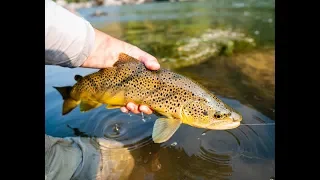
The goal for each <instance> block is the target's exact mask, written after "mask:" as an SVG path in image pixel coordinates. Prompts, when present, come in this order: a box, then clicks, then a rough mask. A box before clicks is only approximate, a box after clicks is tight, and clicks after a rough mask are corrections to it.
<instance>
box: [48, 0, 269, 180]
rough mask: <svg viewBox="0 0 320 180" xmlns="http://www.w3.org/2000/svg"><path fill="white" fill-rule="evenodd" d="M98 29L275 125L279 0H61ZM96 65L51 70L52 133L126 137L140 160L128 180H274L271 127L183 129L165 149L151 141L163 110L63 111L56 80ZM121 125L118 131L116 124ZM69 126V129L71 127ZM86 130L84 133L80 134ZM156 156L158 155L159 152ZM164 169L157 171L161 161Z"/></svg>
mask: <svg viewBox="0 0 320 180" xmlns="http://www.w3.org/2000/svg"><path fill="white" fill-rule="evenodd" d="M56 2H57V3H58V4H60V5H61V6H63V7H65V8H66V9H68V10H70V11H72V12H73V13H76V14H78V15H79V16H82V17H83V18H85V19H87V20H88V21H89V22H90V23H91V24H92V25H93V26H94V27H95V28H97V29H99V30H101V31H103V32H106V33H107V34H109V35H111V36H113V37H116V38H118V39H121V40H123V41H126V42H128V43H131V44H134V45H136V46H138V47H139V48H141V49H143V50H144V51H147V52H148V53H150V54H152V55H154V56H155V57H156V58H157V59H158V61H159V62H160V64H161V66H162V67H164V68H168V69H171V70H172V71H174V72H177V73H179V74H182V75H185V76H187V77H189V78H191V79H193V80H195V81H197V82H199V83H201V84H202V85H204V86H205V87H206V88H208V89H209V90H210V91H212V92H213V93H214V94H216V95H217V96H218V97H219V98H221V99H222V100H223V101H224V102H226V103H227V104H229V105H230V106H232V107H233V108H235V109H236V110H238V111H239V112H240V113H241V114H242V115H243V116H244V123H250V124H264V123H274V122H275V110H274V107H275V99H274V87H275V67H274V66H275V50H274V42H275V41H274V40H275V39H274V38H275V35H274V34H275V23H274V20H275V15H274V10H275V2H274V0H210V1H209V0H198V1H195V0H194V1H192V0H189V1H182V0H170V1H165V0H158V1H156V0H95V1H86V0H67V1H64V0H57V1H56ZM94 71H96V70H93V69H82V68H76V69H68V68H61V67H52V66H46V133H47V134H49V135H52V136H56V137H67V136H78V135H79V133H78V134H77V133H75V129H76V130H77V132H78V131H81V132H83V133H85V134H87V135H89V136H97V137H103V138H111V139H115V140H117V141H120V142H122V143H124V144H125V145H126V146H127V147H129V148H130V149H131V151H132V154H133V155H134V157H135V158H136V164H135V169H134V171H133V172H132V176H131V177H130V178H131V179H210V180H211V179H237V180H241V179H246V180H247V179H255V180H260V179H261V180H262V179H270V178H271V177H273V176H274V151H275V150H274V131H275V128H274V126H272V125H266V126H263V125H259V126H255V125H248V126H245V125H243V126H240V127H239V128H237V129H234V130H228V131H205V130H204V129H197V128H192V127H189V126H181V127H180V128H179V130H178V131H177V132H176V134H175V135H174V136H173V137H172V138H171V139H170V140H169V141H168V142H166V143H163V144H161V145H160V146H158V145H154V144H153V143H152V141H151V137H150V135H151V132H152V127H153V123H154V120H155V119H156V116H154V115H151V116H144V118H145V119H146V120H145V121H143V120H142V117H141V115H140V116H139V115H133V114H132V115H127V114H122V113H121V112H120V111H119V110H106V109H105V108H104V107H101V108H98V109H95V110H93V111H91V112H88V113H85V114H80V112H79V110H78V108H77V109H75V110H74V111H73V112H72V113H70V115H68V116H66V117H62V116H61V107H62V99H61V97H60V95H59V94H58V93H57V92H56V91H55V90H54V89H53V88H52V86H66V85H73V84H74V83H75V81H74V79H73V77H74V75H75V74H80V75H86V74H88V73H91V72H94ZM115 124H116V125H117V126H121V131H120V133H118V134H117V135H112V130H111V129H112V127H114V125H115ZM67 125H68V126H67ZM80 134H81V133H80ZM154 154H156V156H155V155H154ZM155 163H156V164H157V165H156V167H158V168H156V169H155V168H151V167H154V166H155Z"/></svg>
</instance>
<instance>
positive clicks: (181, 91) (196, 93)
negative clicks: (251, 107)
mask: <svg viewBox="0 0 320 180" xmlns="http://www.w3.org/2000/svg"><path fill="white" fill-rule="evenodd" d="M74 78H75V80H76V81H77V82H76V84H75V85H74V86H65V87H54V88H55V89H57V90H58V91H59V93H60V94H61V96H62V98H63V100H64V102H63V108H62V114H63V115H66V114H68V113H69V112H71V111H72V110H73V109H74V108H75V107H76V106H77V105H79V104H80V111H81V112H87V111H89V110H92V109H94V108H97V107H99V106H101V105H102V104H105V105H106V108H107V109H114V108H120V107H122V106H125V105H126V104H127V103H128V102H134V103H136V104H139V105H147V106H149V107H150V108H151V109H152V110H153V112H154V113H155V114H156V115H159V116H160V117H159V118H158V119H157V120H156V122H155V124H154V127H153V132H152V139H153V141H154V142H155V143H162V142H165V141H167V140H168V139H170V138H171V137H172V135H173V134H174V133H175V132H176V131H177V129H178V128H179V127H180V125H181V123H184V124H188V125H190V126H192V127H196V128H204V129H212V130H226V129H233V128H237V127H238V126H239V125H240V121H241V120H242V116H241V115H240V114H239V113H238V112H236V111H235V110H234V109H232V108H231V107H229V106H228V105H227V104H225V103H224V102H222V101H221V100H220V99H218V98H217V97H216V96H215V95H214V94H212V93H211V92H210V91H209V90H207V89H206V88H204V87H203V86H202V85H200V84H198V83H196V82H194V81H193V80H191V79H188V78H186V77H184V76H182V75H179V74H176V73H174V72H172V71H170V70H167V69H162V68H160V69H159V70H156V71H154V70H149V69H147V68H146V67H145V66H144V64H143V63H142V62H140V61H138V60H137V59H135V58H133V57H131V56H128V55H127V54H124V53H122V54H120V55H119V59H118V61H117V62H116V63H115V64H114V65H113V67H110V68H105V69H100V70H99V71H97V72H94V73H92V74H89V75H86V76H83V77H82V76H80V75H75V77H74Z"/></svg>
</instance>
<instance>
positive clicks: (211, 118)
mask: <svg viewBox="0 0 320 180" xmlns="http://www.w3.org/2000/svg"><path fill="white" fill-rule="evenodd" d="M218 103H219V104H218ZM182 119H183V120H182V122H184V123H185V124H189V125H191V126H193V127H198V128H204V129H211V130H227V129H234V128H237V127H238V126H239V125H240V122H241V121H242V116H241V115H240V113H238V112H236V111H235V110H234V109H232V108H231V107H229V106H227V105H226V104H224V103H223V102H220V101H219V102H217V103H214V104H213V103H212V102H199V101H193V102H192V103H190V104H188V105H187V106H185V107H184V108H183V110H182Z"/></svg>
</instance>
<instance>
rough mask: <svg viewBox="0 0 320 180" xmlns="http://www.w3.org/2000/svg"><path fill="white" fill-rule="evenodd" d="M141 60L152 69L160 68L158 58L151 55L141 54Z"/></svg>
mask: <svg viewBox="0 0 320 180" xmlns="http://www.w3.org/2000/svg"><path fill="white" fill-rule="evenodd" d="M139 60H140V61H141V62H143V63H144V64H145V66H146V67H147V68H148V69H150V70H158V69H159V68H160V64H159V63H158V61H157V59H156V58H155V57H153V56H151V55H149V56H147V55H146V56H140V57H139Z"/></svg>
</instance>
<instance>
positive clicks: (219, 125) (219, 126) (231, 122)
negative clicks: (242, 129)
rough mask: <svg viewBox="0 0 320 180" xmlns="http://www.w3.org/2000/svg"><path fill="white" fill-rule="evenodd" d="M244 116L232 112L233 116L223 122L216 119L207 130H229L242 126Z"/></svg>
mask: <svg viewBox="0 0 320 180" xmlns="http://www.w3.org/2000/svg"><path fill="white" fill-rule="evenodd" d="M241 121H242V116H241V115H240V114H238V113H236V112H234V111H233V112H231V115H230V116H229V117H227V118H225V119H222V120H216V119H214V120H213V121H212V123H210V125H209V126H208V127H207V128H206V129H211V130H228V129H234V128H237V127H239V126H240V122H241Z"/></svg>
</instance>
